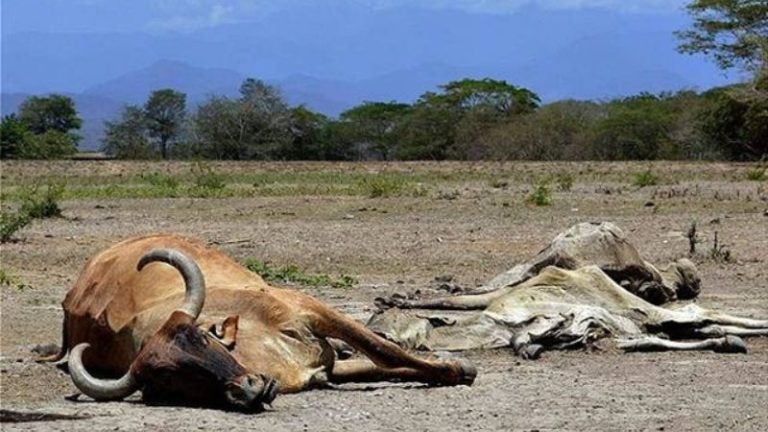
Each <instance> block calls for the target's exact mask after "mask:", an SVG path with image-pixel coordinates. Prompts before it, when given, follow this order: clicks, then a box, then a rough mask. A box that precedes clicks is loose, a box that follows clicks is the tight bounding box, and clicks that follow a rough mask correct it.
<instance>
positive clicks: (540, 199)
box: [526, 182, 552, 207]
mask: <svg viewBox="0 0 768 432" xmlns="http://www.w3.org/2000/svg"><path fill="white" fill-rule="evenodd" d="M526 201H528V202H529V203H531V204H533V205H535V206H539V207H542V206H548V205H552V192H551V191H550V190H549V185H548V184H547V183H545V182H540V183H537V184H536V186H535V187H534V189H533V192H531V194H530V195H528V198H527V199H526Z"/></svg>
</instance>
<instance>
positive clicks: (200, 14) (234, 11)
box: [148, 0, 238, 32]
mask: <svg viewBox="0 0 768 432" xmlns="http://www.w3.org/2000/svg"><path fill="white" fill-rule="evenodd" d="M237 6H238V5H237V3H236V2H231V1H225V0H216V1H210V0H208V1H206V0H181V1H178V0H176V1H173V2H170V1H168V0H159V1H158V2H157V3H156V7H157V9H158V10H159V12H160V13H161V14H163V15H166V14H167V15H168V16H166V17H163V18H159V19H155V20H153V21H151V22H149V24H148V28H149V29H151V30H170V31H177V32H191V31H194V30H199V29H202V28H206V27H216V26H218V25H221V24H228V23H232V22H235V21H237V20H236V17H237V16H238V7H237ZM179 11H183V13H181V14H178V12H179Z"/></svg>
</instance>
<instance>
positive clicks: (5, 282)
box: [0, 268, 30, 290]
mask: <svg viewBox="0 0 768 432" xmlns="http://www.w3.org/2000/svg"><path fill="white" fill-rule="evenodd" d="M0 286H7V287H14V288H16V289H17V290H23V289H25V288H29V287H30V286H29V285H27V284H25V283H24V282H22V281H21V279H19V278H18V277H16V276H13V275H11V274H10V273H8V272H6V271H5V269H2V268H0Z"/></svg>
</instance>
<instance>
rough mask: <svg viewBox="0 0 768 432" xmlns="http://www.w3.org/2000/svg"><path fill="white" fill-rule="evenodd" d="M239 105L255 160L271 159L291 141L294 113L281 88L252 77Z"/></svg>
mask: <svg viewBox="0 0 768 432" xmlns="http://www.w3.org/2000/svg"><path fill="white" fill-rule="evenodd" d="M239 105H240V116H241V118H242V119H243V120H244V123H243V124H244V125H245V133H246V138H247V141H248V143H249V146H248V147H249V153H251V155H250V157H251V158H256V159H270V158H271V157H273V154H274V152H275V151H277V149H279V148H281V147H283V146H285V145H286V143H287V142H289V141H290V139H291V134H290V127H291V112H290V110H289V109H288V104H286V102H285V100H284V99H283V96H282V94H281V93H280V90H279V89H278V88H277V87H274V86H271V85H268V84H266V83H265V82H263V81H261V80H257V79H253V78H248V79H246V80H245V81H244V82H243V84H242V85H241V86H240V99H239Z"/></svg>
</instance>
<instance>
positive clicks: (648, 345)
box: [617, 336, 747, 353]
mask: <svg viewBox="0 0 768 432" xmlns="http://www.w3.org/2000/svg"><path fill="white" fill-rule="evenodd" d="M617 345H618V347H619V348H621V349H623V350H625V351H696V350H712V351H715V352H724V353H746V352H747V346H746V345H745V344H744V341H743V340H741V338H739V337H737V336H725V337H721V338H715V339H705V340H703V341H696V342H680V341H671V340H668V339H661V338H658V337H655V336H647V337H643V338H638V339H628V340H621V339H620V340H619V341H618V344H617Z"/></svg>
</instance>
